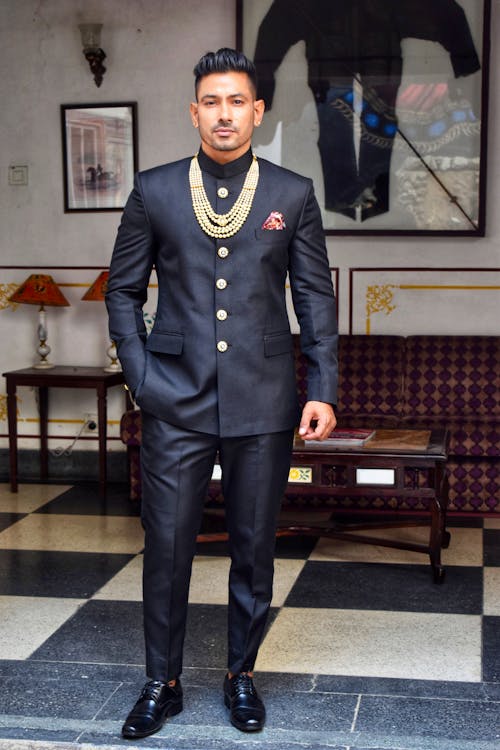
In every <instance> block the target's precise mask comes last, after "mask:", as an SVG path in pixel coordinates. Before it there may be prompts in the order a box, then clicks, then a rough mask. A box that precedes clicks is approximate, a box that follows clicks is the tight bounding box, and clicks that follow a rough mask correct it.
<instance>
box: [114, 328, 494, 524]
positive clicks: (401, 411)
mask: <svg viewBox="0 0 500 750" xmlns="http://www.w3.org/2000/svg"><path fill="white" fill-rule="evenodd" d="M294 346H295V367H296V374H297V387H298V393H299V400H300V403H301V405H302V406H303V405H304V403H305V401H306V400H307V363H306V361H305V358H304V357H303V356H302V354H301V352H300V345H299V338H298V336H295V337H294ZM337 417H338V422H339V425H340V426H351V427H367V426H368V427H398V426H399V427H401V426H406V427H415V428H419V427H420V428H422V427H425V428H429V427H433V426H436V427H437V426H439V427H442V426H447V427H448V429H449V431H450V435H451V441H450V455H449V461H448V465H447V471H448V477H449V484H450V493H449V497H450V510H456V511H467V512H498V513H500V471H499V468H500V467H499V458H500V338H496V337H493V336H410V337H408V338H405V337H403V336H382V335H378V336H348V335H342V336H340V338H339V396H338V406H337ZM120 434H121V438H122V440H123V442H124V443H125V444H126V445H127V450H128V458H129V480H130V497H131V498H132V499H134V500H138V499H139V498H140V494H141V489H140V488H141V478H140V461H139V446H140V442H141V419H140V412H139V411H138V410H131V411H128V412H126V413H125V414H124V415H123V417H122V420H121V427H120ZM325 470H326V469H325ZM289 490H290V492H287V504H288V505H291V506H294V507H296V508H300V507H302V506H307V507H309V508H310V507H331V508H332V509H333V508H337V509H346V510H348V509H350V508H352V509H355V508H360V507H363V508H367V509H372V510H388V509H390V510H396V509H398V510H399V509H402V510H410V511H411V510H414V511H418V510H423V509H424V508H425V505H423V504H422V501H421V500H415V502H413V501H412V499H411V498H407V499H406V500H404V501H402V500H398V499H396V498H371V499H368V498H361V499H360V498H355V499H353V498H332V497H316V496H313V495H307V496H305V495H300V494H299V493H300V489H299V488H298V487H297V489H296V490H295V489H293V490H292V489H291V487H290V486H289ZM210 500H211V501H212V502H215V503H217V504H220V502H221V497H220V493H219V491H218V489H217V488H215V489H212V490H211V492H210Z"/></svg>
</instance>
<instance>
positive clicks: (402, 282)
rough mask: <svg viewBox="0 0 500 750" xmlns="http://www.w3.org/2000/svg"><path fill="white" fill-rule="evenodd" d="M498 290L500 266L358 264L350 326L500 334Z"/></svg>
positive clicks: (372, 330) (382, 330) (354, 271)
mask: <svg viewBox="0 0 500 750" xmlns="http://www.w3.org/2000/svg"><path fill="white" fill-rule="evenodd" d="M495 274H496V275H497V279H498V283H491V282H492V281H493V282H494V281H495V280H496V279H495ZM408 276H413V278H414V283H413V282H410V283H407V280H408ZM441 280H442V282H441ZM454 281H456V282H457V283H453V282H454ZM374 282H375V283H374ZM422 282H424V283H422ZM413 292H417V293H418V294H417V295H416V296H415V295H413V294H412V293H413ZM498 292H500V269H497V268H445V269H443V268H440V269H429V268H352V269H350V302H349V312H350V321H349V330H350V332H351V333H364V334H367V335H370V334H372V333H381V334H383V333H385V334H391V333H392V334H395V335H398V334H399V335H400V334H403V335H409V334H419V333H428V334H447V333H449V334H452V333H454V334H456V333H463V334H467V333H469V334H483V335H488V334H489V335H498V334H499V333H500V324H499V322H498V309H499V301H500V300H499V299H498ZM405 293H408V294H405ZM492 295H493V296H492ZM379 313H383V316H382V315H379ZM398 313H399V315H398Z"/></svg>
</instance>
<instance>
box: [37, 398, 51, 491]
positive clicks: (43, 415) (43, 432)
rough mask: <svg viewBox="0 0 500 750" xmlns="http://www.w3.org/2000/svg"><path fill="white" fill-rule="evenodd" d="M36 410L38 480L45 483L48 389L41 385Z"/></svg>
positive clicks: (47, 474)
mask: <svg viewBox="0 0 500 750" xmlns="http://www.w3.org/2000/svg"><path fill="white" fill-rule="evenodd" d="M38 409H39V413H40V478H41V479H42V481H47V479H48V476H49V437H48V421H49V389H48V387H47V386H44V385H41V386H40V387H39V388H38Z"/></svg>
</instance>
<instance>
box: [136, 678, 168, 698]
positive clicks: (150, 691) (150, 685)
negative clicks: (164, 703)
mask: <svg viewBox="0 0 500 750" xmlns="http://www.w3.org/2000/svg"><path fill="white" fill-rule="evenodd" d="M164 684H165V683H164V682H160V681H159V680H151V682H146V684H145V685H144V687H143V688H142V693H141V695H140V698H139V700H140V701H154V702H155V703H158V699H159V697H160V693H161V689H162V687H163V686H164Z"/></svg>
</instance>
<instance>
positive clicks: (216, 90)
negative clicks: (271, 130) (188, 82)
mask: <svg viewBox="0 0 500 750" xmlns="http://www.w3.org/2000/svg"><path fill="white" fill-rule="evenodd" d="M190 109H191V119H192V121H193V125H194V126H195V128H198V129H199V131H200V138H201V143H202V149H203V151H204V152H205V153H206V154H207V156H210V157H211V158H212V159H214V161H217V162H220V163H226V162H229V161H233V160H234V159H237V158H238V157H240V156H242V155H243V154H244V153H245V152H246V151H248V149H249V148H250V143H251V140H252V133H253V129H254V127H255V126H256V125H260V122H261V120H262V116H263V114H264V102H263V101H262V99H259V100H256V99H255V93H254V90H253V87H252V84H251V81H250V79H249V77H248V76H247V74H246V73H235V72H230V73H211V74H210V75H208V76H205V77H204V78H202V79H201V80H200V82H199V85H198V92H197V100H196V102H193V103H192V104H191V108H190Z"/></svg>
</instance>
